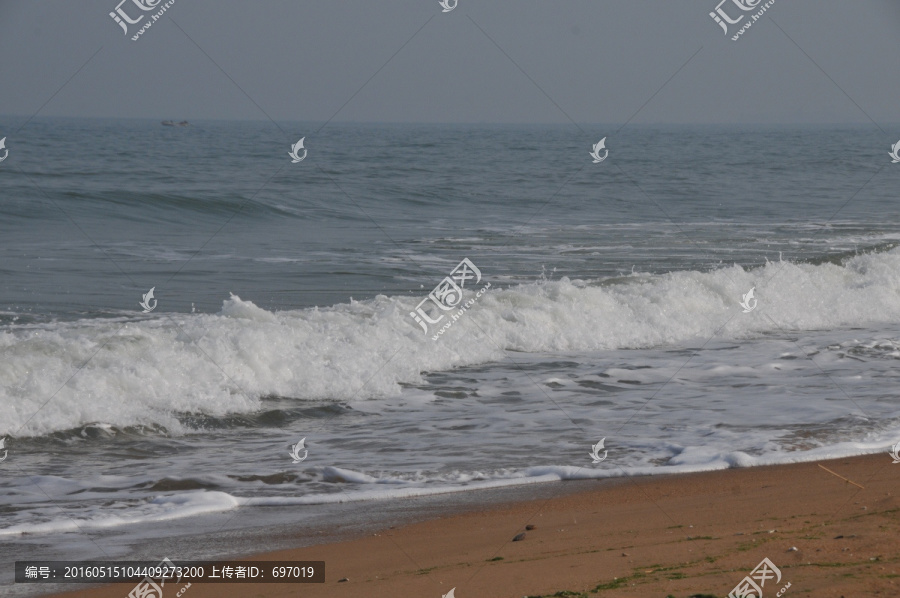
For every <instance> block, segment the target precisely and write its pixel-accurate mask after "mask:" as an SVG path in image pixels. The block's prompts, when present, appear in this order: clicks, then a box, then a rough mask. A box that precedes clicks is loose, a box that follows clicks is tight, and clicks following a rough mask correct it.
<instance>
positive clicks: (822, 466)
mask: <svg viewBox="0 0 900 598" xmlns="http://www.w3.org/2000/svg"><path fill="white" fill-rule="evenodd" d="M816 465H819V464H818V463H817V464H816ZM819 467H821V468H822V469H824V470H825V471H827V472H828V473H830V474H831V475H836V476H837V477H839V478H841V479H842V480H844V481H845V482H849V483H851V484H853V485H854V486H857V487H859V488H862V489H863V490H865V488H863V487H862V486H860V485H859V484H857V483H856V482H854V481H853V480H848V479H847V478H845V477H844V476H842V475H838V474H836V473H834V472H833V471H831V470H830V469H828V468H827V467H825V466H824V465H819Z"/></svg>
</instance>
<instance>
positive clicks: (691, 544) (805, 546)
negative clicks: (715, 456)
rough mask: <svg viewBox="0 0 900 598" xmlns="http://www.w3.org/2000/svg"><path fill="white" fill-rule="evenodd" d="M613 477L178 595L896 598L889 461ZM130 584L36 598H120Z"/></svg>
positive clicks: (899, 512) (899, 479)
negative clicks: (301, 567) (760, 578)
mask: <svg viewBox="0 0 900 598" xmlns="http://www.w3.org/2000/svg"><path fill="white" fill-rule="evenodd" d="M822 466H824V467H827V468H828V469H829V470H831V472H834V473H830V472H828V471H826V470H825V469H823V468H822ZM835 474H837V475H835ZM838 476H842V477H843V478H846V479H848V480H851V481H852V482H853V483H856V484H859V485H861V486H863V488H862V489H860V488H858V487H857V486H855V485H853V484H852V483H849V482H847V481H845V480H844V479H841V478H839V477H838ZM613 480H616V479H615V478H614V479H605V480H597V481H586V482H576V484H578V486H579V487H577V488H573V489H571V490H572V491H570V489H568V488H558V489H557V490H556V492H554V493H551V495H550V496H549V497H544V498H531V499H530V500H528V499H523V498H518V499H513V500H508V501H505V502H495V503H493V504H482V505H480V506H479V507H478V508H470V509H452V508H449V509H442V510H439V511H438V512H437V513H435V514H434V516H433V517H431V518H427V519H424V520H420V521H414V522H411V523H407V524H403V525H397V526H388V527H384V528H382V529H380V530H377V531H374V532H372V533H371V534H369V535H366V536H359V537H355V538H351V539H347V540H343V541H338V542H332V543H325V544H315V545H312V546H304V547H300V548H291V549H287V550H278V551H276V552H267V553H260V554H255V555H253V556H251V557H249V558H248V559H247V560H317V561H321V560H324V561H325V563H326V565H325V566H326V569H325V571H326V573H325V575H326V581H325V583H324V584H303V585H302V586H297V585H296V584H204V583H194V584H192V585H191V587H190V588H189V589H188V590H187V591H186V592H185V594H186V595H188V596H189V597H190V598H195V597H196V598H204V597H213V596H223V597H226V598H227V597H232V596H234V597H238V596H248V595H252V596H255V597H261V598H269V597H273V598H274V597H281V596H294V595H296V594H297V593H298V592H302V593H303V595H304V596H311V597H315V596H341V597H343V596H347V597H350V596H354V597H356V596H367V597H371V598H380V597H384V598H387V597H391V598H395V597H397V596H434V597H435V598H437V597H439V596H442V595H444V594H446V593H447V592H449V591H450V589H451V588H454V587H455V588H456V592H455V594H456V596H457V597H458V598H469V597H476V596H477V597H478V598H493V597H496V598H507V597H508V598H519V597H521V596H549V595H552V594H555V593H557V592H565V591H568V592H574V593H573V594H567V596H572V598H575V597H576V596H580V594H579V593H580V592H585V594H584V595H585V596H649V595H653V596H659V597H660V598H663V597H664V596H667V595H671V596H674V597H675V598H687V597H688V596H691V595H693V594H709V595H712V596H725V595H727V594H728V592H729V591H730V590H731V589H732V588H733V587H735V586H736V585H737V584H738V582H740V581H741V580H742V579H743V578H744V576H746V575H749V573H750V571H751V570H752V569H753V568H754V567H755V566H756V565H757V564H758V563H759V562H760V561H762V559H763V558H768V559H770V560H771V561H772V562H773V563H774V564H775V565H776V566H777V567H778V568H779V569H780V570H781V573H782V579H781V581H780V585H779V588H777V589H775V590H769V588H768V587H767V588H766V592H765V595H766V596H768V595H769V594H770V593H771V594H772V595H774V594H775V592H776V591H777V590H778V589H780V588H781V587H783V586H784V585H785V584H787V583H790V584H791V587H790V588H788V589H787V590H786V591H785V592H784V594H783V595H786V596H791V595H796V596H801V595H815V596H817V598H825V597H829V596H834V597H835V598H838V597H840V596H846V597H847V598H850V596H860V595H865V596H885V597H887V596H896V595H898V593H900V591H898V588H900V554H898V550H897V546H898V540H897V537H898V532H900V500H898V495H900V466H898V467H892V463H891V459H890V457H889V456H888V455H886V454H876V455H864V456H859V457H850V458H842V459H834V460H829V461H819V462H805V463H793V464H787V465H768V466H760V467H752V468H738V469H727V470H718V471H709V472H700V473H685V474H673V475H671V476H643V477H640V478H631V479H629V480H623V482H624V483H610V482H611V481H613ZM566 484H569V483H566ZM448 511H449V513H448ZM526 525H534V526H535V527H534V529H532V530H528V531H526V530H525V526H526ZM523 532H524V533H525V537H524V539H521V540H519V541H515V542H514V541H513V538H514V537H515V536H516V535H517V534H520V533H523ZM438 539H439V540H438ZM301 541H302V538H300V537H297V538H296V542H297V543H298V544H299V543H301ZM793 548H796V550H792V549H793ZM239 552H240V551H235V553H238V554H239ZM170 558H172V559H173V560H175V561H177V560H178V557H177V556H172V557H170ZM343 578H348V579H349V581H347V582H338V580H339V579H343ZM132 587H134V584H133V583H129V584H113V585H107V586H99V587H91V588H87V589H80V590H75V591H66V592H64V593H54V594H49V595H50V596H60V597H66V598H87V597H88V596H91V597H93V596H98V597H101V598H106V597H110V598H112V597H118V598H121V597H122V596H126V595H127V594H128V592H129V591H130V590H131V588H132ZM178 587H180V586H178ZM588 592H589V593H588ZM170 593H171V594H172V595H174V593H175V590H174V589H173V590H171V591H170V592H167V593H166V596H168V594H170Z"/></svg>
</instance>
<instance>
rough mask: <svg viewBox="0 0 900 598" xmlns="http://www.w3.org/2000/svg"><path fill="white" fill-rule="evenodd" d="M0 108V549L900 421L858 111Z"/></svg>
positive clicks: (877, 143)
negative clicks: (370, 113) (191, 114)
mask: <svg viewBox="0 0 900 598" xmlns="http://www.w3.org/2000/svg"><path fill="white" fill-rule="evenodd" d="M174 120H176V121H179V120H182V119H181V118H180V117H176V118H174ZM2 135H5V136H6V137H7V139H6V149H8V150H9V155H8V156H7V158H6V159H5V160H4V161H3V162H0V438H2V439H3V442H4V447H3V449H2V451H3V452H2V453H0V456H4V455H5V459H4V460H3V461H2V462H0V557H2V559H3V560H4V562H11V561H13V560H24V559H25V558H53V559H75V558H77V559H84V558H113V557H114V558H132V557H135V556H140V557H142V558H144V557H146V558H148V559H151V558H157V557H159V558H161V557H163V556H169V557H170V558H173V559H175V558H188V557H191V558H196V557H198V556H200V557H210V558H211V557H213V556H222V555H225V554H242V553H246V552H248V551H256V550H263V549H265V548H271V547H272V546H273V545H274V544H273V542H274V541H273V540H272V538H273V537H274V533H273V532H272V531H271V530H282V529H286V528H287V527H289V526H292V525H296V526H303V529H304V530H305V532H304V533H305V536H304V537H305V538H307V539H308V541H309V542H311V543H314V542H315V541H316V538H317V537H318V535H322V534H327V533H330V532H331V531H333V530H334V529H335V528H336V527H340V525H341V521H342V518H344V519H346V520H347V521H349V520H350V519H353V520H354V521H357V520H358V521H363V520H365V521H369V522H370V523H371V522H373V521H374V522H377V520H378V518H379V517H381V516H386V515H385V514H386V513H394V514H397V513H401V514H402V512H404V511H405V510H408V509H413V508H414V505H415V504H416V501H429V500H431V501H434V497H443V498H441V500H444V501H445V503H446V502H448V501H449V502H452V501H453V500H458V501H466V500H469V501H471V500H473V498H472V497H476V496H478V495H479V492H486V491H489V490H490V489H497V488H506V487H513V486H515V487H534V488H537V487H540V488H541V489H542V490H541V491H542V492H544V493H545V494H547V493H548V492H549V493H551V494H552V493H553V492H555V491H556V489H560V491H562V490H561V489H562V488H564V487H565V486H566V484H567V483H568V482H570V481H573V480H599V479H605V478H624V479H627V478H628V477H631V476H641V475H665V474H670V473H680V472H693V471H705V470H714V469H725V468H735V467H754V466H760V465H768V464H776V463H789V462H799V461H813V460H820V459H826V458H835V457H842V456H850V455H861V454H867V453H884V458H885V462H886V464H889V463H890V457H889V456H888V454H887V451H888V449H889V447H890V446H891V445H892V444H894V443H897V442H898V441H900V401H898V398H897V388H898V387H900V368H898V367H897V366H898V364H900V202H898V193H897V190H898V189H900V164H892V161H891V158H890V157H889V156H888V152H889V150H890V146H891V144H892V143H893V142H894V141H895V140H893V139H887V138H885V135H884V133H882V132H881V131H880V130H879V129H878V128H876V127H874V126H855V125H854V126H850V125H848V126H828V127H824V126H808V127H800V126H757V127H752V126H744V127H736V126H724V125H723V126H713V125H709V126H687V125H684V126H663V125H659V126H651V125H640V126H637V125H628V126H622V125H589V126H588V125H579V126H576V125H571V124H569V125H552V126H551V125H546V126H536V125H527V126H526V125H522V126H513V125H426V124H422V125H412V124H409V125H398V124H353V123H326V124H325V125H323V124H322V123H273V122H268V121H260V122H226V121H197V122H192V123H191V124H190V125H189V126H185V127H167V126H162V125H161V124H160V122H159V121H150V120H91V119H42V118H37V119H34V120H31V121H29V122H27V123H26V122H25V119H24V118H18V117H0V136H2ZM301 138H302V139H303V149H302V150H301V151H298V153H297V155H298V157H299V156H303V155H304V153H303V152H305V158H303V160H301V161H296V159H295V158H292V157H291V156H290V155H289V153H290V152H291V151H292V147H293V146H295V144H296V143H297V141H298V140H300V139H301ZM602 138H605V142H604V145H605V149H601V150H600V151H599V152H598V156H599V157H601V158H604V159H603V160H602V161H599V162H598V161H596V160H595V159H594V158H593V157H592V156H591V155H590V152H591V151H592V150H593V146H594V144H596V143H597V142H598V141H599V140H600V139H602ZM466 260H468V261H466ZM461 265H462V266H464V267H463V269H462V272H463V273H464V275H462V276H460V275H459V272H460V266H461ZM470 266H474V267H475V268H474V269H472V268H471V267H470ZM466 272H468V275H465V273H466ZM151 289H152V291H153V293H152V297H151V296H149V294H148V293H149V291H151ZM423 302H424V303H423ZM438 303H440V304H441V305H440V306H439V305H438ZM150 307H152V310H148V308H150ZM418 309H422V310H423V312H418V311H417V310H418ZM420 313H424V314H426V315H428V316H429V319H432V320H438V322H437V323H434V324H431V323H429V322H428V321H427V320H422V323H420V322H419V321H417V319H416V317H415V316H414V314H416V315H418V314H420ZM438 316H441V317H440V318H438ZM420 319H421V318H420ZM448 323H449V324H450V325H449V326H448V325H447V324H448ZM301 441H302V442H301ZM453 497H458V498H457V499H454V498H453ZM421 504H426V503H425V502H423V503H421ZM427 504H429V505H435V504H438V503H434V502H430V503H427ZM336 505H340V507H337V506H336ZM338 508H339V509H341V510H339V511H337V510H335V509H338ZM354 518H355V519H354ZM266 530H269V531H266ZM254 531H255V532H256V533H258V535H257V536H256V539H255V540H246V538H253V537H254V536H253V532H254ZM217 532H222V533H223V534H225V536H222V535H220V536H216V537H217V538H218V540H217V541H216V542H208V543H207V542H200V543H198V542H194V543H193V544H191V542H190V540H189V539H190V538H191V537H195V538H196V537H200V536H202V535H204V534H206V535H208V536H209V537H213V535H214V534H215V533H217ZM178 538H184V539H185V540H184V543H183V544H182V545H181V546H182V548H183V547H184V546H187V547H191V548H190V550H188V549H184V550H186V551H188V552H190V554H186V553H185V554H173V553H167V554H162V553H163V552H164V551H165V550H168V549H171V548H172V547H173V546H174V545H173V544H172V543H173V542H174V541H175V540H173V539H178ZM222 538H226V539H225V540H223V539H222ZM227 538H230V540H228V539H227ZM239 538H245V540H239ZM166 547H168V548H166ZM11 583H12V581H11V571H6V570H4V571H3V573H2V575H0V584H3V585H2V586H0V591H9V592H12V586H11V585H10V584H11ZM17 591H19V592H20V593H21V592H25V590H23V589H22V588H19V589H18V590H17Z"/></svg>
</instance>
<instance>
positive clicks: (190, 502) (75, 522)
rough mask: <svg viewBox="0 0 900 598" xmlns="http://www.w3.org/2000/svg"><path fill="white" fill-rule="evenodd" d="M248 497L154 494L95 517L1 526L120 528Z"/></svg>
mask: <svg viewBox="0 0 900 598" xmlns="http://www.w3.org/2000/svg"><path fill="white" fill-rule="evenodd" d="M246 500H247V499H241V498H236V497H234V496H232V495H230V494H228V493H226V492H216V491H195V492H185V493H181V494H176V495H170V496H160V497H157V498H154V499H152V500H150V501H148V502H146V503H143V504H142V505H140V506H137V507H135V506H132V505H127V504H121V505H120V504H113V505H110V506H104V507H103V510H104V511H115V510H116V509H120V510H121V511H122V512H121V514H116V515H97V516H93V517H77V518H76V517H71V518H57V519H52V520H50V521H45V522H42V523H33V522H29V523H23V524H18V525H12V526H10V527H6V528H0V537H2V536H18V535H22V534H47V533H60V532H77V531H84V530H86V529H104V528H116V527H121V526H125V525H134V524H139V523H154V522H160V521H170V520H175V519H184V518H187V517H195V516H198V515H207V514H211V513H221V512H223V511H229V510H231V509H234V508H237V507H238V506H240V505H241V504H243V503H245V502H246Z"/></svg>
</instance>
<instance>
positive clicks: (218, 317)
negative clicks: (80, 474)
mask: <svg viewBox="0 0 900 598" xmlns="http://www.w3.org/2000/svg"><path fill="white" fill-rule="evenodd" d="M485 278H486V279H489V278H490V275H489V273H485ZM617 280H618V282H617V283H616V284H604V283H602V282H601V283H600V284H589V283H586V282H584V281H578V280H575V281H572V280H569V279H563V280H559V281H553V282H541V283H535V284H528V285H521V286H516V287H513V288H510V289H505V290H491V291H489V292H487V293H486V294H485V295H483V296H482V297H481V298H480V299H479V300H478V302H477V303H476V304H475V305H474V306H472V307H471V308H470V309H469V310H468V311H467V312H466V313H464V314H463V315H462V316H461V317H460V318H459V320H458V321H456V322H455V323H454V324H453V326H452V327H451V328H450V329H449V330H447V331H446V333H444V334H443V335H441V336H439V337H438V339H437V340H436V341H434V340H432V335H433V334H434V331H430V333H429V334H428V335H426V334H424V333H423V332H422V330H421V329H420V328H419V327H418V326H417V325H416V324H415V322H414V321H413V319H412V318H411V317H410V315H409V313H410V311H412V309H413V308H414V307H415V305H416V304H417V303H418V302H419V301H420V300H421V298H422V297H414V298H410V297H405V296H404V297H386V296H378V297H376V298H375V299H372V300H368V301H351V303H349V304H340V305H336V306H334V307H330V308H324V309H319V308H313V309H303V310H294V311H282V312H269V311H266V310H264V309H261V308H259V307H258V306H256V305H254V304H253V303H252V302H250V301H244V300H241V299H240V298H239V297H236V296H232V297H231V298H229V299H227V300H225V301H224V302H223V308H222V311H221V312H220V313H219V314H190V315H185V314H173V315H172V316H171V318H170V317H168V316H167V317H158V318H157V319H150V320H139V321H130V322H124V321H121V320H117V321H111V320H81V321H78V322H74V323H61V324H56V325H54V326H52V327H47V326H42V327H38V326H34V327H27V326H26V327H22V326H19V327H15V328H12V327H10V328H7V329H5V330H3V331H2V333H0V412H2V413H3V414H4V417H3V418H2V420H0V435H20V436H33V435H42V434H47V433H49V432H53V431H56V430H64V429H71V428H76V427H79V426H82V425H85V424H89V423H92V422H101V423H104V424H108V425H115V426H119V427H124V426H136V425H161V426H164V427H166V428H167V429H168V430H169V432H171V433H175V434H179V433H183V432H185V430H184V428H183V427H182V425H181V424H180V423H179V421H178V419H177V417H176V415H177V414H178V413H184V412H192V413H203V414H207V415H212V416H219V415H224V414H227V413H234V412H243V413H246V412H252V411H255V410H257V409H258V408H259V407H260V397H263V396H267V395H280V396H284V397H292V398H296V399H300V400H302V399H331V400H343V401H348V400H360V399H365V398H367V397H371V396H388V395H395V394H398V393H399V392H400V388H401V387H400V385H401V384H402V383H413V384H415V383H419V382H421V381H422V379H421V372H425V371H442V370H448V369H451V368H453V367H457V366H462V365H471V364H478V363H485V362H490V361H494V360H500V359H502V358H503V356H504V353H503V349H506V350H509V349H514V350H519V351H528V352H551V351H592V350H602V349H614V348H644V347H653V346H660V345H667V344H676V343H684V342H688V341H691V340H692V339H705V338H709V337H711V336H713V335H715V334H718V335H719V336H721V337H725V338H729V337H730V338H741V337H750V336H753V335H758V334H763V333H767V332H773V331H775V332H777V331H778V329H779V327H782V328H785V329H802V330H814V329H831V328H834V327H842V326H856V325H862V324H866V323H872V322H898V321H900V302H898V301H897V300H896V298H897V296H898V290H900V250H896V249H895V250H892V251H890V252H887V253H881V254H869V255H861V256H857V257H854V258H852V259H850V260H848V261H847V262H846V264H845V265H843V266H838V265H834V264H822V265H810V264H794V263H787V262H779V263H770V264H768V265H766V266H765V267H763V268H759V269H755V270H750V271H745V270H743V269H742V268H740V267H738V266H734V267H731V268H723V269H720V270H716V271H713V272H706V273H704V272H696V271H684V272H675V273H670V274H666V275H659V276H646V275H645V276H634V277H630V278H626V279H625V280H624V282H622V279H617ZM483 282H484V281H483ZM754 286H755V287H756V298H757V299H758V301H759V303H758V306H757V309H756V310H754V311H753V312H751V313H742V310H741V307H740V305H739V301H740V299H741V296H742V295H743V294H744V293H746V292H747V291H748V290H749V289H750V288H751V287H754ZM173 320H174V322H176V323H177V325H176V324H173V323H172V322H173ZM725 322H728V324H727V325H726V326H725V327H724V328H723V327H722V325H723V323H725ZM433 328H435V329H436V328H438V327H437V326H434V327H433Z"/></svg>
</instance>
